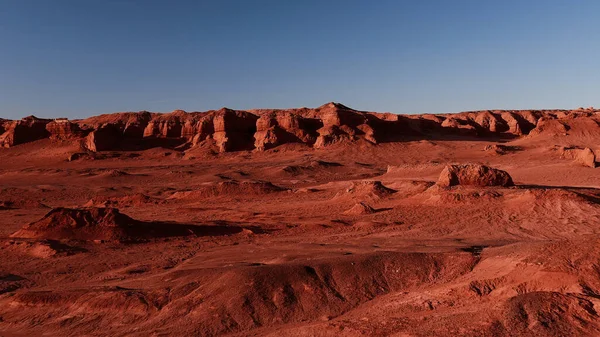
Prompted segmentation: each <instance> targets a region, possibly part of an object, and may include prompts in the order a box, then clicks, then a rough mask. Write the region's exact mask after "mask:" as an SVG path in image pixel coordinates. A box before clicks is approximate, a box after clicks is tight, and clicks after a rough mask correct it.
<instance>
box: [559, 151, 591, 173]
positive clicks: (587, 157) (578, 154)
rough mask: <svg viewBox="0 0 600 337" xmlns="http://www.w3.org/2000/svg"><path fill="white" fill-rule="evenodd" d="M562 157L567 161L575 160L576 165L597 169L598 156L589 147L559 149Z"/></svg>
mask: <svg viewBox="0 0 600 337" xmlns="http://www.w3.org/2000/svg"><path fill="white" fill-rule="evenodd" d="M558 152H559V153H560V156H561V157H562V158H565V159H570V160H573V161H574V162H575V163H576V164H578V165H582V166H587V167H591V168H595V167H596V154H595V153H594V151H592V149H590V148H589V147H586V148H577V147H562V146H561V147H559V148H558Z"/></svg>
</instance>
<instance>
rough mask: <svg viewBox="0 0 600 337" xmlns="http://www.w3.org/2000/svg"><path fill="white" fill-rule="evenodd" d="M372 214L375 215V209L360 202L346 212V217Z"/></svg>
mask: <svg viewBox="0 0 600 337" xmlns="http://www.w3.org/2000/svg"><path fill="white" fill-rule="evenodd" d="M372 213H375V209H373V207H371V206H369V205H367V204H365V203H364V202H359V203H357V204H355V205H354V206H352V208H350V209H348V210H347V211H345V212H344V214H346V215H365V214H372Z"/></svg>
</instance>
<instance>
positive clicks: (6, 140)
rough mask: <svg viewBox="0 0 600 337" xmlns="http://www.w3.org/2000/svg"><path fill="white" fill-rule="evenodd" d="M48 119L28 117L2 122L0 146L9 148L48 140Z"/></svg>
mask: <svg viewBox="0 0 600 337" xmlns="http://www.w3.org/2000/svg"><path fill="white" fill-rule="evenodd" d="M48 123H50V120H49V119H41V118H37V117H35V116H28V117H25V118H23V119H21V120H19V121H11V122H4V123H3V127H2V128H3V129H4V132H3V133H2V134H1V135H0V146H2V147H11V146H15V145H18V144H23V143H28V142H32V141H34V140H38V139H43V138H48V137H49V136H50V133H49V132H48V131H47V130H46V125H47V124H48Z"/></svg>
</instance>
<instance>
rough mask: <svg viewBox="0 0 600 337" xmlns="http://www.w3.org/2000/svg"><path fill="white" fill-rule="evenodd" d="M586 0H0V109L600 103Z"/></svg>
mask: <svg viewBox="0 0 600 337" xmlns="http://www.w3.org/2000/svg"><path fill="white" fill-rule="evenodd" d="M599 15H600V1H596V0H577V1H572V0H503V1H499V0H498V1H494V0H485V1H483V0H453V1H447V0H437V1H436V0H420V1H417V0H410V1H409V0H370V1H368V0H364V1H362V0H361V1H358V0H302V1H293V0H290V1H288V0H214V1H202V0H189V1H188V0H171V1H168V0H162V1H158V0H86V1H81V0H52V1H49V0H0V117H3V118H20V117H23V116H26V115H30V114H34V115H36V116H40V117H68V118H81V117H86V116H90V115H96V114H101V113H110V112H116V111H140V110H148V111H162V112H168V111H172V110H175V109H183V110H186V111H205V110H210V109H219V108H221V107H224V106H226V107H229V108H233V109H252V108H291V107H303V106H307V107H317V106H320V105H322V104H324V103H327V102H330V101H335V102H340V103H343V104H345V105H347V106H350V107H352V108H355V109H359V110H369V111H379V112H394V113H439V112H458V111H467V110H481V109H541V108H577V107H580V106H583V107H588V106H596V107H600V80H599V79H600V24H598V17H599Z"/></svg>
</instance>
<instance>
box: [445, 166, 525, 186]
mask: <svg viewBox="0 0 600 337" xmlns="http://www.w3.org/2000/svg"><path fill="white" fill-rule="evenodd" d="M437 185H438V186H440V187H451V186H457V185H467V186H479V187H485V186H502V187H508V186H513V185H514V183H513V180H512V178H511V176H510V175H509V174H508V173H507V172H506V171H502V170H498V169H495V168H492V167H489V166H485V165H478V164H465V165H448V166H446V167H445V168H444V169H443V170H442V173H440V177H439V179H438V181H437Z"/></svg>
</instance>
